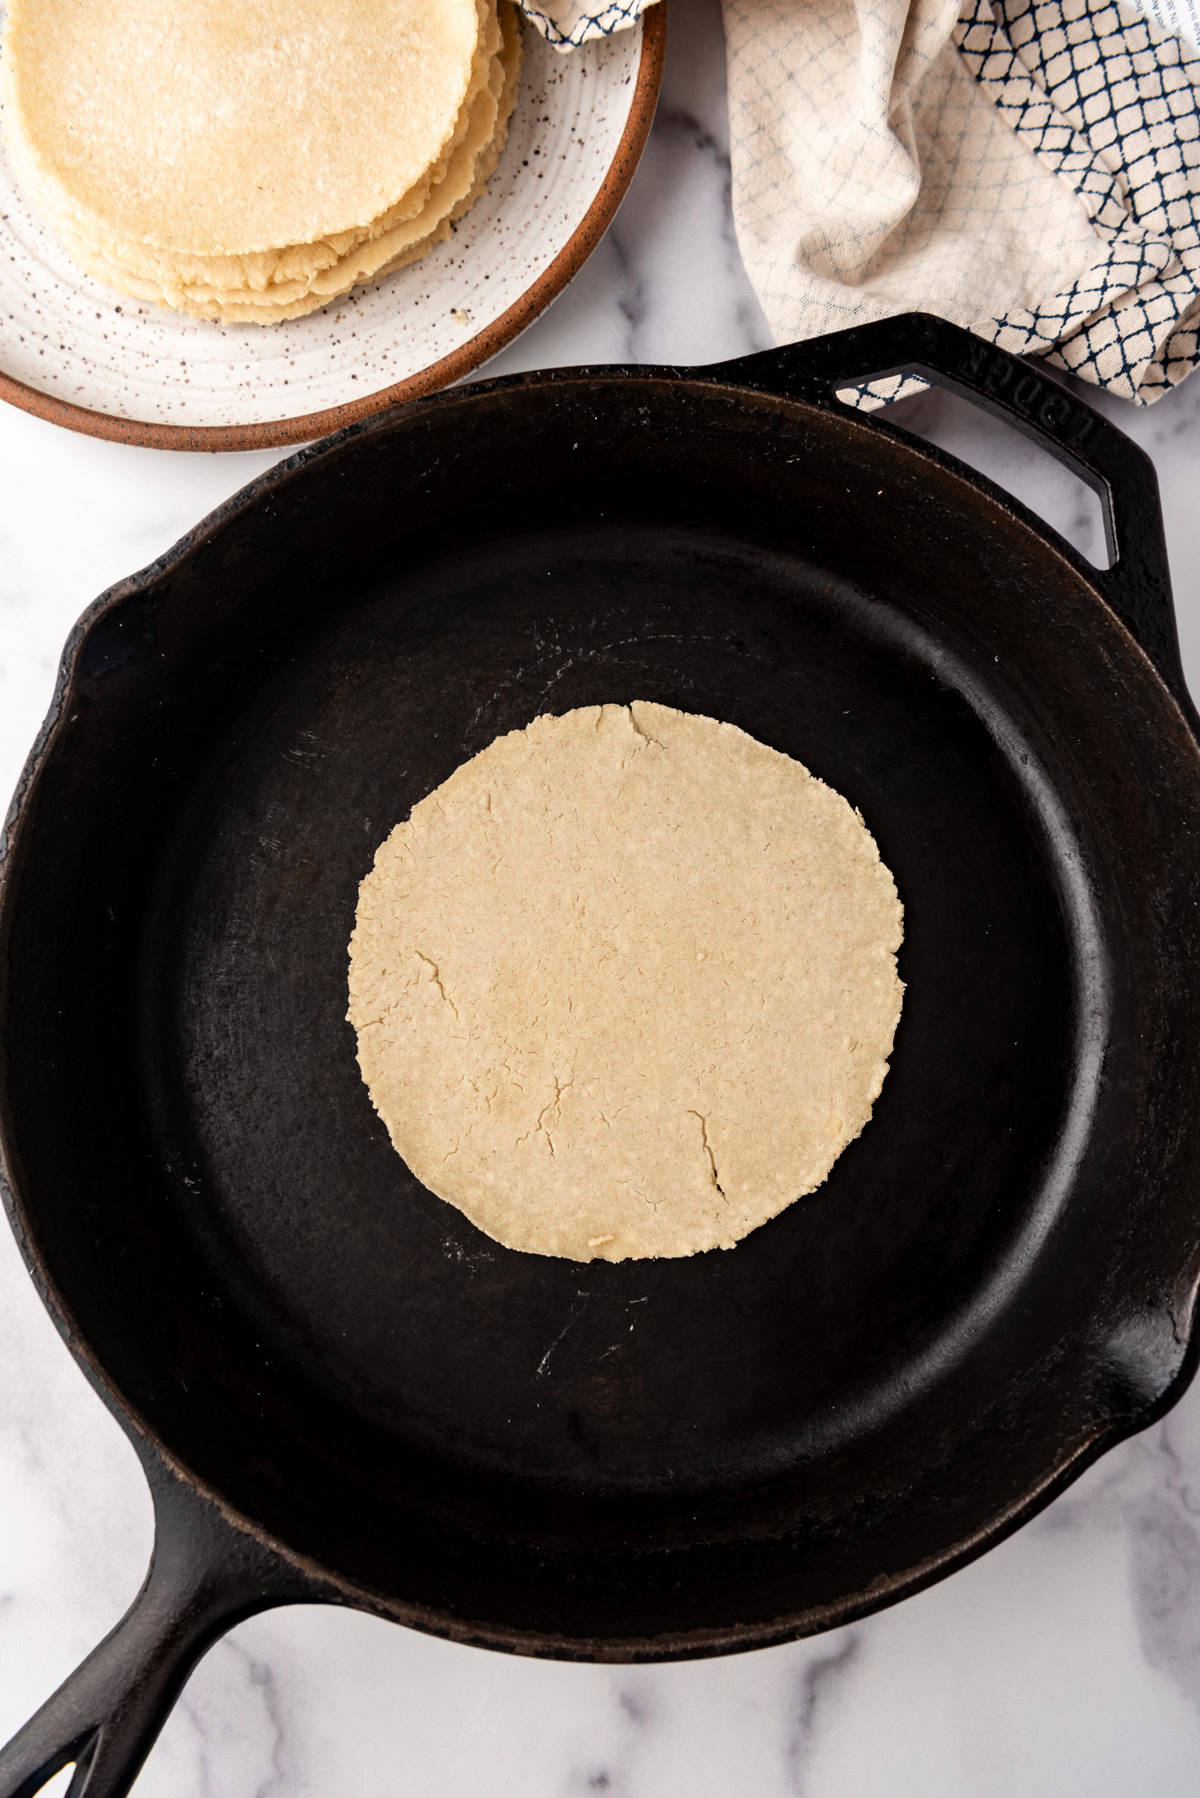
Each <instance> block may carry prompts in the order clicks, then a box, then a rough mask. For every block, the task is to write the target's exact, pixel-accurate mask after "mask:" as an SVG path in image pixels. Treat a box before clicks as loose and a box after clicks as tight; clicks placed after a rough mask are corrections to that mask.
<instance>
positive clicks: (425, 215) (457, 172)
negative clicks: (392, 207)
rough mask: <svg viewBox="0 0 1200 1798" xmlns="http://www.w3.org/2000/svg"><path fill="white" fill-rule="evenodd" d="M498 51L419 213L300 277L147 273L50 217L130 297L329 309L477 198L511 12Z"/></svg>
mask: <svg viewBox="0 0 1200 1798" xmlns="http://www.w3.org/2000/svg"><path fill="white" fill-rule="evenodd" d="M496 39H497V44H498V49H497V52H496V53H495V54H494V55H492V56H491V57H489V59H488V61H487V63H486V65H485V79H484V80H483V82H482V83H481V85H480V86H479V88H478V90H477V91H476V92H475V93H474V94H473V97H472V101H471V104H470V107H469V109H468V113H467V116H466V119H465V120H464V129H463V131H462V132H461V134H457V136H456V141H455V144H454V148H453V151H452V153H451V154H450V155H449V156H448V157H446V158H445V159H444V160H443V163H442V164H441V165H440V173H439V177H438V179H437V181H436V182H435V183H433V184H432V186H431V189H430V192H429V194H428V196H427V199H426V202H425V204H424V206H423V207H422V208H421V210H420V211H419V212H418V214H417V216H416V217H414V218H410V219H408V220H406V221H404V222H403V223H399V224H393V225H392V226H391V227H390V228H388V229H386V230H383V231H381V232H379V233H376V234H373V235H368V236H366V237H360V238H359V239H358V240H357V242H356V244H355V246H354V247H353V248H351V249H350V250H349V251H347V252H346V253H345V254H343V255H340V256H337V257H335V258H334V259H333V261H332V263H331V264H330V265H329V266H325V267H323V266H320V259H318V262H317V263H316V264H315V265H313V266H312V267H311V268H310V270H309V272H308V273H307V274H306V275H305V276H303V277H302V278H296V279H293V280H290V281H284V280H275V281H273V282H272V283H271V284H269V285H267V286H266V287H265V288H259V289H252V288H242V289H240V290H239V289H235V288H234V287H232V286H231V285H229V284H225V285H219V286H212V285H208V284H206V283H204V282H203V281H202V280H199V279H198V280H196V281H193V282H182V281H180V280H178V279H170V278H168V277H166V275H165V273H163V274H160V275H159V276H157V277H154V276H151V277H149V278H147V277H146V276H144V275H143V274H141V273H140V272H137V271H134V270H131V269H130V267H129V266H128V264H127V263H126V262H125V261H124V260H123V259H119V258H110V257H108V256H107V255H105V254H104V253H103V252H102V251H100V250H98V249H97V247H96V245H95V243H94V242H93V241H89V240H87V239H84V238H81V237H79V236H78V235H77V234H76V232H75V231H74V230H73V229H72V225H71V223H70V221H68V220H67V219H66V218H65V217H62V216H60V217H59V218H57V219H56V220H55V224H56V227H57V229H58V231H59V234H60V236H61V237H62V239H63V241H64V243H65V244H66V246H67V248H68V249H69V250H70V251H71V253H72V255H73V256H74V257H75V259H76V261H77V262H79V264H80V265H81V266H82V267H84V268H87V269H88V270H89V271H90V272H91V273H92V274H94V275H96V276H98V277H99V279H101V280H103V281H107V282H108V283H109V284H110V285H111V286H114V287H116V288H119V289H120V290H121V291H123V292H126V293H130V294H133V295H134V296H135V298H137V299H142V300H148V301H150V302H152V303H155V304H158V305H169V306H173V307H176V308H178V309H180V310H182V311H185V312H190V313H191V314H192V315H193V316H195V317H199V318H209V319H216V320H219V321H222V322H224V323H229V324H239V323H242V324H277V323H279V322H280V321H282V320H283V319H287V318H298V317H301V316H302V315H303V314H305V313H307V312H312V311H315V310H316V309H317V308H318V307H321V306H326V305H328V304H329V302H330V301H331V300H332V299H335V298H337V297H338V296H339V295H340V294H343V293H348V292H349V291H350V289H351V288H352V287H354V286H356V285H358V284H359V283H360V282H362V281H366V280H370V279H373V278H375V277H376V276H379V275H384V274H390V273H392V272H393V271H394V270H396V269H398V268H401V267H403V266H404V265H405V264H406V263H408V262H412V261H415V260H416V259H417V258H418V257H420V256H422V255H424V254H426V252H427V251H429V250H431V249H432V248H433V247H434V246H435V245H436V244H438V243H441V242H443V241H444V240H445V239H446V238H447V237H448V236H449V235H450V228H451V225H452V224H453V223H454V221H455V220H456V219H458V218H460V217H461V216H462V214H463V213H464V212H466V211H467V210H468V208H469V207H470V206H471V205H472V204H473V203H474V201H475V200H476V199H477V198H478V197H479V195H480V194H481V193H482V192H483V190H484V188H485V187H486V185H487V183H488V181H489V180H490V178H491V176H492V175H493V174H494V172H495V169H496V165H497V163H498V162H499V159H500V155H501V152H502V151H503V148H504V144H505V141H506V139H507V136H508V123H509V118H510V115H511V112H512V107H513V104H514V101H515V98H516V93H517V88H518V85H519V78H520V70H521V36H520V27H519V24H518V22H517V18H516V13H515V10H514V9H513V8H512V7H511V6H505V7H504V8H503V36H502V37H501V29H500V27H499V26H497V28H496Z"/></svg>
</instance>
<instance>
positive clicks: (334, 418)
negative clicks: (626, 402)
mask: <svg viewBox="0 0 1200 1798" xmlns="http://www.w3.org/2000/svg"><path fill="white" fill-rule="evenodd" d="M666 37H667V31H666V0H655V4H654V5H652V6H650V7H649V8H648V9H647V11H646V12H645V13H644V14H643V15H642V49H641V55H640V57H639V59H638V71H637V77H636V80H635V82H634V90H633V97H632V100H631V102H630V107H629V116H628V118H627V119H626V121H625V128H624V130H623V131H622V133H621V141H620V143H619V144H618V145H617V149H616V154H615V155H614V156H613V159H612V161H611V163H610V164H609V166H608V169H607V171H606V173H605V176H604V179H603V181H602V182H601V183H600V186H599V188H598V189H597V191H596V195H595V198H594V199H593V200H592V203H591V205H590V206H589V207H588V209H587V212H586V213H585V214H584V216H583V218H582V219H581V220H580V222H579V224H578V225H577V226H576V228H575V230H574V231H573V232H572V233H571V236H570V237H569V238H568V239H567V241H566V243H565V244H564V245H563V246H562V248H561V250H559V252H558V254H557V255H556V256H555V258H554V260H553V261H552V262H551V263H550V265H549V266H548V267H547V268H545V269H543V271H542V273H541V274H540V275H539V276H538V277H537V279H536V280H535V281H533V282H532V283H531V284H530V286H529V287H527V288H526V290H525V292H524V293H523V294H522V295H521V296H520V298H519V299H517V300H515V301H514V302H513V304H512V305H511V306H509V307H508V309H507V310H506V311H505V312H502V313H501V314H500V316H499V317H498V318H495V319H493V320H492V321H491V323H490V324H488V325H485V326H484V328H483V330H481V331H477V332H476V334H475V336H474V337H471V338H469V339H468V340H467V342H466V343H464V344H460V345H459V347H458V348H457V349H456V350H452V351H451V352H450V354H449V355H448V356H442V357H440V358H439V359H438V360H437V361H436V362H431V363H430V364H429V365H428V367H426V368H423V369H420V370H418V372H417V373H416V374H413V375H409V376H407V377H406V378H405V379H404V380H403V381H397V382H395V383H394V384H393V385H392V386H390V387H380V388H378V389H376V391H375V392H374V393H367V394H363V395H362V396H361V398H356V399H353V400H349V401H347V402H346V403H345V404H344V405H340V406H327V407H324V408H323V409H322V410H320V411H317V412H305V413H301V414H297V415H296V416H295V417H293V418H281V419H272V420H269V421H266V422H260V423H257V424H248V425H168V424H154V423H151V422H149V421H146V420H142V419H136V418H119V417H117V416H116V415H115V414H113V413H109V412H100V411H97V410H95V409H93V408H91V407H88V406H76V405H73V404H72V403H71V401H69V400H60V399H55V398H54V397H53V396H52V395H51V394H48V393H44V392H42V390H41V389H40V388H37V387H31V386H29V385H28V384H27V383H26V382H24V381H18V380H16V379H15V378H14V377H13V376H12V375H7V374H5V373H4V372H3V370H2V369H0V400H6V401H7V402H8V404H9V405H11V406H17V407H19V408H20V410H21V411H23V412H30V413H32V414H33V415H34V417H36V418H44V419H46V420H48V422H49V423H51V424H56V425H63V426H65V427H66V428H67V429H68V430H72V431H82V432H84V433H86V434H87V435H88V436H91V437H104V438H107V439H108V440H109V441H110V442H114V443H130V444H137V445H140V446H141V447H143V448H146V449H169V450H207V451H220V450H267V449H283V448H285V447H286V446H288V445H289V444H295V443H308V442H311V441H312V440H313V439H314V438H317V437H325V436H327V435H328V434H329V432H331V431H338V430H341V429H342V428H343V427H344V426H346V425H350V424H356V423H358V422H359V421H360V420H361V419H365V418H371V417H373V416H374V415H375V414H376V413H377V412H383V411H385V410H386V409H387V408H388V407H389V406H395V405H398V404H400V403H401V402H402V401H404V400H411V399H417V398H418V397H419V396H420V395H421V394H425V393H433V392H434V391H436V389H438V388H440V387H448V386H450V385H451V384H452V383H453V382H455V381H459V380H462V378H463V377H464V376H465V375H469V374H471V373H472V372H473V371H474V370H475V369H477V368H479V367H481V366H482V365H483V363H485V362H488V361H490V359H491V358H492V357H493V356H495V355H497V354H498V353H499V352H500V351H501V350H502V349H503V348H504V347H505V345H506V344H509V343H511V342H512V341H513V339H514V338H515V337H517V336H519V335H520V333H521V332H522V331H523V330H524V329H525V328H526V326H528V325H531V324H532V323H533V321H534V319H535V318H536V317H537V316H538V314H539V313H540V312H544V311H545V309H546V307H547V306H548V305H549V304H550V302H551V300H554V299H557V297H558V295H559V294H560V293H561V292H562V290H563V288H564V287H566V285H567V284H568V282H569V281H571V280H572V279H573V278H574V276H575V275H577V274H578V273H579V270H580V269H581V268H582V267H583V264H584V263H585V262H586V261H587V259H588V257H589V256H590V255H591V253H592V251H593V250H594V249H595V248H596V245H597V244H598V243H599V242H600V239H601V238H602V237H603V235H604V233H605V231H607V229H608V227H609V225H610V224H611V223H612V220H613V217H614V215H615V214H616V211H617V208H618V206H619V205H620V204H621V201H622V200H623V199H624V197H625V192H626V189H627V188H628V186H629V183H630V181H631V180H632V179H633V175H634V171H635V170H636V168H637V165H638V162H639V161H640V159H641V154H642V151H643V149H644V148H645V144H646V139H647V137H648V136H649V135H650V126H651V124H652V122H653V119H654V109H655V106H656V105H657V103H658V91H659V87H660V86H661V84H662V72H663V56H664V53H665V50H666Z"/></svg>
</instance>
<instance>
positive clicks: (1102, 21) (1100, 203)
mask: <svg viewBox="0 0 1200 1798" xmlns="http://www.w3.org/2000/svg"><path fill="white" fill-rule="evenodd" d="M543 3H544V5H545V6H546V7H547V9H548V10H553V11H555V12H556V14H557V13H558V12H559V11H560V10H561V12H562V14H563V17H562V20H561V26H562V31H563V33H568V32H569V35H570V37H571V41H572V42H581V41H583V38H584V37H586V36H587V35H591V34H594V32H595V31H599V30H601V29H613V28H614V27H613V26H612V24H611V22H610V23H609V24H608V25H607V26H601V25H600V24H599V21H600V19H601V18H606V19H609V20H610V21H611V17H612V15H613V14H615V13H617V12H622V13H624V14H626V15H628V16H629V18H628V20H627V21H626V22H631V19H632V16H634V15H636V13H637V12H638V11H640V6H639V3H638V0H624V4H623V5H622V6H619V7H610V8H609V9H608V11H607V13H605V14H599V13H593V14H592V15H590V18H591V26H590V27H589V24H588V16H587V15H585V13H584V12H583V11H581V10H580V6H579V4H578V0H575V4H572V0H562V4H561V7H560V6H559V5H557V4H556V0H543ZM585 3H586V0H585ZM1145 4H1146V5H1147V7H1148V8H1149V7H1150V6H1153V7H1154V8H1155V10H1156V14H1157V18H1156V19H1155V20H1152V19H1150V18H1148V17H1146V16H1143V15H1142V14H1141V13H1139V12H1134V11H1132V10H1131V9H1130V8H1128V7H1126V6H1124V5H1122V4H1119V3H1118V0H724V8H725V27H726V37H727V44H728V58H729V107H730V124H731V142H732V158H733V208H734V219H735V222H736V225H737V232H738V240H739V243H740V245H741V249H742V255H743V258H744V260H745V263H746V267H747V270H748V272H749V275H750V279H751V281H752V282H753V284H754V286H755V288H756V289H757V292H758V296H759V298H760V300H761V302H762V305H763V309H764V311H765V313H766V315H767V319H768V321H769V322H770V325H771V327H772V329H773V331H774V333H775V335H776V337H777V338H780V339H794V338H801V337H812V336H815V335H817V334H818V333H820V332H822V331H829V330H836V329H838V328H840V327H842V326H845V325H851V324H858V323H861V322H862V321H864V320H867V319H875V318H885V317H888V316H889V315H891V314H892V313H896V312H906V311H911V310H920V311H927V312H936V313H940V314H941V315H942V316H943V317H945V318H950V319H954V320H955V321H956V322H957V323H959V324H963V325H966V326H968V327H969V328H970V329H971V330H973V331H975V332H976V333H977V334H978V335H979V336H981V337H986V338H989V339H990V340H992V341H993V342H995V343H998V344H1000V345H1002V346H1003V347H1004V348H1005V349H1009V350H1013V351H1015V352H1017V353H1022V352H1029V351H1032V352H1040V353H1042V354H1044V355H1046V356H1047V357H1048V358H1049V359H1050V360H1052V361H1055V362H1058V363H1060V364H1061V365H1062V366H1063V367H1065V368H1069V369H1071V370H1073V371H1074V372H1075V373H1076V374H1078V375H1081V376H1082V377H1083V378H1084V379H1085V380H1089V381H1092V382H1094V383H1096V384H1097V385H1098V386H1103V387H1108V388H1110V389H1111V390H1112V391H1113V392H1115V393H1120V394H1123V395H1125V396H1126V397H1127V398H1130V399H1136V400H1138V401H1141V402H1147V401H1150V400H1154V399H1157V398H1158V397H1159V395H1160V394H1162V393H1164V392H1165V391H1166V390H1167V388H1168V387H1173V386H1175V385H1176V384H1177V383H1178V382H1179V381H1181V380H1182V379H1183V377H1184V375H1185V374H1187V373H1188V372H1189V370H1190V369H1192V368H1194V367H1195V365H1196V363H1197V361H1198V360H1200V56H1197V54H1196V52H1195V50H1194V49H1192V48H1191V47H1190V46H1189V45H1188V44H1187V42H1186V41H1184V40H1183V39H1181V37H1180V36H1179V35H1176V33H1177V32H1180V31H1182V32H1190V33H1191V35H1192V36H1193V37H1195V36H1196V35H1200V18H1198V17H1197V14H1196V11H1195V7H1196V5H1197V0H1145ZM568 21H569V25H568ZM535 22H537V21H536V20H535ZM1167 26H1169V27H1170V28H1171V29H1165V28H1164V27H1167ZM563 41H564V42H565V37H564V40H563Z"/></svg>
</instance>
